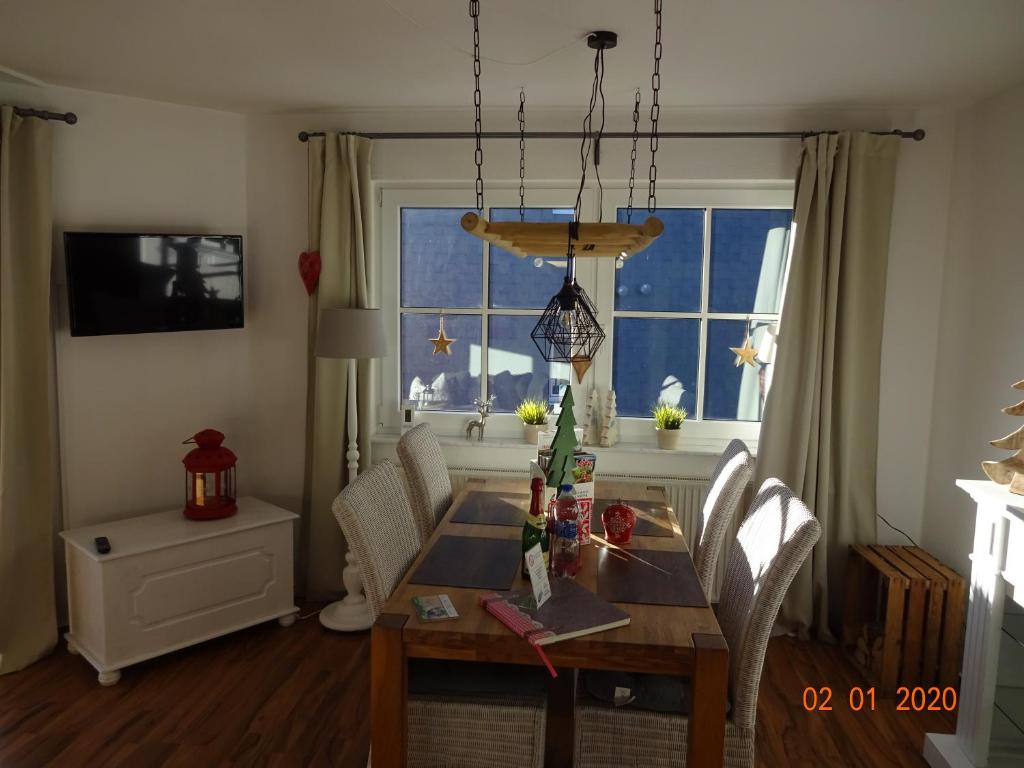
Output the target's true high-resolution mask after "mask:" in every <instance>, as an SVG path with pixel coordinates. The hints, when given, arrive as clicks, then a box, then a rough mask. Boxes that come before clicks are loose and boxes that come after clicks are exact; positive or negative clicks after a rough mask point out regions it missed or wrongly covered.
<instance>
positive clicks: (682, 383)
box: [612, 317, 700, 418]
mask: <svg viewBox="0 0 1024 768" xmlns="http://www.w3.org/2000/svg"><path fill="white" fill-rule="evenodd" d="M699 335H700V321H699V320H676V319H672V320H660V319H653V318H633V317H618V318H616V319H615V347H614V350H613V353H612V358H613V362H612V365H613V370H612V387H613V388H614V389H615V398H616V404H617V407H618V412H619V415H620V416H643V417H650V415H651V406H652V405H654V404H655V403H656V402H658V401H662V402H668V403H671V404H672V405H681V406H682V407H683V408H685V409H686V412H687V413H688V414H689V415H690V417H691V418H692V417H694V416H695V415H696V412H697V356H698V347H699Z"/></svg>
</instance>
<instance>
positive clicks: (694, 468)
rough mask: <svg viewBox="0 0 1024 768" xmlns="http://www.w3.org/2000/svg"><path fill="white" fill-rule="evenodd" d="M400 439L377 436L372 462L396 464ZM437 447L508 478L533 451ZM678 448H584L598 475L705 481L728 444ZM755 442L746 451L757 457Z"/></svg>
mask: <svg viewBox="0 0 1024 768" xmlns="http://www.w3.org/2000/svg"><path fill="white" fill-rule="evenodd" d="M399 438H400V435H398V434H395V433H387V432H381V433H378V434H376V435H374V437H373V438H372V440H371V443H372V450H373V455H372V459H373V461H381V460H383V459H385V458H391V459H394V458H395V447H396V445H397V444H398V440H399ZM437 439H438V442H439V443H440V444H441V449H442V451H443V452H444V455H445V460H446V461H447V462H448V465H449V467H451V468H453V469H459V470H479V471H481V472H486V471H501V472H508V471H509V470H510V469H513V470H514V469H515V468H516V467H522V470H523V473H524V474H525V473H526V471H527V467H528V466H529V461H530V460H531V459H532V458H534V457H535V455H536V449H535V447H534V446H533V445H531V444H530V443H527V442H526V441H525V440H524V439H522V438H515V437H493V438H485V439H484V440H476V439H474V440H466V439H465V438H464V437H457V436H454V435H438V438H437ZM680 442H681V445H680V447H679V448H676V449H673V450H665V449H662V448H658V447H657V445H656V444H655V442H654V436H653V435H652V436H651V441H650V442H649V443H646V442H644V443H638V442H619V443H616V444H615V445H614V446H611V447H610V448H603V447H601V446H584V449H585V450H592V451H593V452H594V453H595V454H597V457H598V462H597V465H598V470H597V471H598V473H599V474H602V473H607V474H610V475H624V476H629V475H639V476H649V477H664V478H685V477H708V476H709V475H710V472H711V470H712V469H713V468H714V465H715V463H716V462H717V461H718V457H719V456H720V455H721V454H722V451H724V450H725V446H726V445H727V444H728V442H729V441H728V440H722V439H717V438H715V439H711V438H703V439H696V438H690V439H685V438H684V439H683V440H681V441H680ZM756 448H757V444H756V442H755V443H753V444H752V445H750V449H751V452H756Z"/></svg>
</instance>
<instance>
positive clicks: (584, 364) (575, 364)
mask: <svg viewBox="0 0 1024 768" xmlns="http://www.w3.org/2000/svg"><path fill="white" fill-rule="evenodd" d="M593 362H594V361H593V360H591V359H590V358H589V357H574V358H573V359H572V369H573V370H574V371H576V382H577V383H579V384H582V383H583V377H584V376H586V375H587V371H589V370H590V366H591V365H592V364H593Z"/></svg>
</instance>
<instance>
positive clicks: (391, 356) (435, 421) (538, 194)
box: [378, 182, 596, 438]
mask: <svg viewBox="0 0 1024 768" xmlns="http://www.w3.org/2000/svg"><path fill="white" fill-rule="evenodd" d="M379 190H380V192H379V196H378V200H379V201H380V206H381V210H380V217H379V218H380V232H379V238H378V242H379V243H380V249H379V251H380V256H381V258H380V263H381V267H382V269H381V278H382V279H381V302H382V303H381V306H382V308H383V309H384V310H385V317H386V322H387V333H388V338H391V339H395V340H396V344H395V349H394V350H389V353H388V356H387V357H386V358H384V359H382V361H381V375H380V380H379V401H378V402H380V403H381V412H380V418H379V421H380V423H381V424H382V426H383V428H384V429H385V430H386V431H395V430H396V429H398V410H399V406H400V405H401V403H400V402H399V398H400V397H402V396H404V395H403V393H402V392H401V386H402V385H401V381H402V377H401V348H400V345H401V316H402V314H403V313H411V314H427V315H436V314H437V308H436V307H425V308H415V307H402V306H401V250H400V248H401V228H402V226H401V225H402V217H401V211H402V208H456V209H460V210H463V211H475V210H476V202H475V191H474V189H473V188H472V187H470V186H466V185H448V184H426V185H398V186H391V185H385V184H381V185H380V186H379ZM576 193H577V189H575V188H573V187H572V186H571V184H570V183H568V182H566V183H564V184H550V185H544V186H541V185H531V188H530V190H529V191H528V193H527V197H526V205H527V208H571V207H572V206H573V203H575V202H576ZM592 201H593V194H592V193H591V192H590V190H584V193H583V202H582V205H583V216H584V218H585V219H587V218H590V217H591V216H594V215H595V213H594V210H593V202H592ZM484 203H485V205H486V206H487V209H488V210H489V209H491V208H518V207H519V189H518V182H515V186H513V185H512V183H503V184H488V185H487V187H486V189H485V194H484ZM485 215H486V213H485ZM481 243H482V244H483V248H482V250H481V254H482V256H481V257H482V258H483V296H482V301H481V305H482V306H481V307H480V308H472V309H454V308H452V309H448V308H445V311H444V312H445V314H446V315H472V316H474V317H477V316H479V317H481V318H482V320H481V336H480V347H481V350H480V370H481V376H480V383H481V388H482V392H483V393H484V394H483V396H484V397H486V392H487V346H488V332H489V325H490V323H489V318H490V317H491V316H493V315H506V316H509V315H518V316H524V315H525V316H536V317H539V316H540V313H541V312H542V309H496V308H491V307H489V306H488V303H489V301H488V290H487V288H488V284H487V281H488V276H489V275H488V272H489V264H490V249H491V246H490V243H488V242H486V241H481ZM583 261H588V260H584V259H580V260H579V261H577V263H576V278H577V280H578V281H579V282H580V284H581V285H583V287H584V289H585V290H586V291H587V292H588V293H591V294H592V293H593V291H594V290H595V282H594V280H595V266H596V265H594V264H584V263H582V262H583ZM559 287H560V286H559V284H556V282H552V285H551V295H552V296H553V295H554V294H555V293H556V292H557V291H558V288H559ZM424 343H426V340H424ZM456 343H458V342H456ZM475 416H476V414H475V413H474V412H472V411H429V412H423V413H422V415H421V418H422V419H425V420H428V421H429V422H430V424H431V427H432V428H433V429H434V430H435V431H436V432H437V433H438V434H442V435H453V436H457V435H461V434H463V433H464V431H465V427H466V422H467V420H469V419H470V418H475ZM522 432H523V428H522V424H521V422H520V421H519V419H518V417H516V416H515V414H511V413H495V414H492V415H491V416H490V417H489V418H488V419H487V436H488V437H497V438H521V437H522Z"/></svg>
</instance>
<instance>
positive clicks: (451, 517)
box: [370, 477, 729, 768]
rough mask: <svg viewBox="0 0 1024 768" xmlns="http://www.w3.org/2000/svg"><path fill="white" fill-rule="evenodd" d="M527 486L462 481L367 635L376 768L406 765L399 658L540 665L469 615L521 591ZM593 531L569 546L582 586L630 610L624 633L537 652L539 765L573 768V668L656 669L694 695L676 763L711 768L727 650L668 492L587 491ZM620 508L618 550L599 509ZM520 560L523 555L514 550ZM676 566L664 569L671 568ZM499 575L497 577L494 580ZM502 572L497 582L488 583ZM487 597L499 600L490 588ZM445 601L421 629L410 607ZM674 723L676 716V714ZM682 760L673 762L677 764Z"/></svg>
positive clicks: (723, 703) (483, 616)
mask: <svg viewBox="0 0 1024 768" xmlns="http://www.w3.org/2000/svg"><path fill="white" fill-rule="evenodd" d="M529 488H530V482H529V480H528V479H524V478H503V477H481V478H468V479H467V480H466V482H465V485H464V486H463V487H462V488H461V490H460V491H459V493H458V494H457V496H456V497H455V499H454V500H453V503H452V505H451V507H450V508H449V510H448V511H447V513H446V514H445V515H444V517H443V518H442V519H441V520H440V521H439V522H438V524H437V526H436V528H435V529H434V531H433V533H432V535H431V537H430V538H429V539H428V540H427V541H426V542H425V543H424V545H423V548H422V549H421V551H420V553H419V555H418V556H417V558H416V560H415V561H414V562H413V563H412V565H411V566H410V568H409V569H408V570H407V571H406V573H405V575H404V577H403V579H402V581H401V582H400V583H399V585H398V586H397V587H396V588H395V590H394V591H393V592H392V594H391V597H390V598H389V599H388V601H387V603H386V605H385V606H384V607H383V609H382V612H381V613H380V615H379V616H378V617H377V620H376V621H375V622H374V624H373V627H372V629H371V658H370V668H371V669H370V675H371V689H370V731H371V747H372V751H371V754H372V756H373V757H372V759H373V765H374V768H381V766H403V765H405V763H406V749H407V733H406V703H407V674H408V663H409V660H410V659H416V658H424V659H448V660H460V661H464V662H501V663H508V664H531V665H538V664H542V662H541V660H540V657H539V656H538V654H537V652H536V650H535V648H534V647H533V646H531V645H530V644H529V643H528V642H526V641H525V640H523V639H521V638H520V637H518V636H517V635H515V634H514V633H513V632H512V631H510V630H509V629H508V628H507V627H506V626H505V625H504V624H502V623H501V622H500V621H499V620H498V619H497V618H495V617H494V616H493V615H491V614H490V613H489V612H488V611H486V610H485V609H484V608H483V607H481V606H480V605H479V602H478V600H479V597H480V596H481V595H482V594H486V593H489V592H493V591H496V589H495V588H496V587H505V586H506V584H505V583H500V584H498V583H494V579H495V578H498V579H499V580H501V579H504V580H506V581H509V580H510V582H511V583H510V585H509V587H510V588H511V589H514V590H518V589H529V588H530V586H529V581H528V580H526V579H524V578H522V576H521V574H520V568H519V561H518V560H516V565H515V569H514V576H511V575H510V574H508V573H507V571H508V568H509V566H508V564H507V562H506V564H505V565H504V566H502V565H501V562H502V561H503V560H505V561H508V560H510V558H512V557H513V555H512V553H511V551H512V549H513V544H516V545H519V543H520V541H521V536H522V524H523V522H524V520H525V513H526V511H527V510H528V508H529V504H530V494H529ZM594 496H595V498H594V503H593V521H592V527H593V532H592V534H591V540H590V543H588V544H584V545H581V547H580V569H579V571H578V573H577V574H576V577H575V578H576V581H577V583H578V584H579V585H581V586H583V587H585V588H587V589H588V590H591V591H592V592H595V593H597V594H598V595H602V593H603V594H604V595H605V596H607V597H612V598H616V599H614V600H609V602H612V603H613V604H614V605H616V606H617V607H619V608H621V609H622V610H624V611H625V612H626V613H628V614H629V617H630V622H629V624H628V625H626V626H622V627H617V628H615V629H609V630H605V631H603V632H597V633H594V634H589V635H585V636H583V637H577V638H572V639H568V640H564V641H560V642H556V643H552V644H550V645H545V646H544V651H545V653H546V654H547V657H548V659H549V660H550V662H551V664H552V665H553V666H554V668H555V669H556V670H557V673H558V675H557V677H554V678H551V677H550V676H549V679H548V707H547V723H546V735H545V761H544V764H545V766H548V768H557V767H560V766H571V765H572V764H573V745H574V724H573V714H574V707H575V698H576V671H577V670H611V671H623V672H634V673H655V674H660V675H673V676H679V677H683V678H687V679H688V680H689V682H690V687H691V695H690V704H689V712H688V713H686V715H687V717H688V718H689V727H688V728H687V739H688V743H687V764H688V765H690V766H694V767H696V768H717V767H718V766H721V765H722V758H723V743H724V737H725V718H726V711H727V699H728V686H729V649H728V646H727V645H726V642H725V638H724V637H723V635H722V630H721V628H720V627H719V625H718V621H717V619H716V618H715V613H714V611H713V610H712V608H711V606H710V605H709V604H708V601H707V599H706V597H705V596H704V594H703V591H701V589H700V584H699V581H696V587H695V589H696V592H694V580H695V579H696V574H695V572H693V568H692V560H691V559H690V557H689V553H688V548H687V543H686V537H685V536H684V533H683V531H682V530H681V528H680V526H679V521H678V519H677V517H676V515H675V512H674V511H673V510H672V508H671V506H670V505H669V503H668V500H667V496H666V493H665V489H664V487H662V486H658V485H648V484H645V483H642V482H639V483H638V482H619V481H602V480H601V479H600V478H599V477H598V478H597V481H596V484H595V494H594ZM620 499H621V500H623V501H624V502H625V503H626V504H628V505H629V506H631V507H632V508H633V509H634V510H635V511H636V513H637V522H636V526H635V528H634V532H633V536H632V539H631V541H630V542H629V543H628V544H624V545H621V546H616V545H613V544H611V543H609V542H608V541H607V540H606V538H605V536H604V532H603V528H602V527H601V523H600V511H601V509H602V508H603V507H604V506H606V505H607V504H609V503H614V502H615V501H616V500H620ZM519 551H521V545H520V550H519ZM670 563H672V564H676V565H678V564H682V565H683V566H686V567H684V568H681V569H680V570H678V572H677V571H676V570H675V568H676V565H671V564H670ZM496 569H497V570H496ZM499 571H500V573H499ZM497 591H500V589H499V590H497ZM437 594H447V595H448V596H449V598H450V599H451V601H452V603H453V605H454V606H455V609H456V611H457V612H458V614H459V615H458V618H457V619H450V620H445V621H431V622H421V621H420V620H419V619H418V618H417V615H416V610H415V608H414V606H413V603H412V598H414V597H418V596H430V595H437ZM680 714H683V713H682V712H681V713H680ZM681 758H682V756H680V763H681V762H682V760H681Z"/></svg>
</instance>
